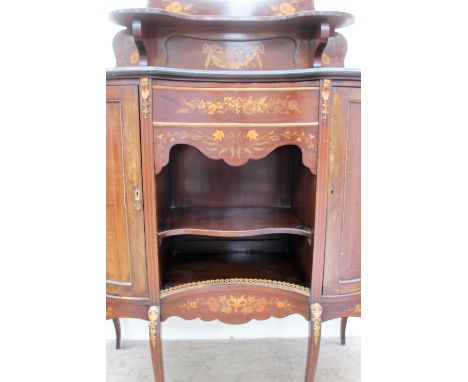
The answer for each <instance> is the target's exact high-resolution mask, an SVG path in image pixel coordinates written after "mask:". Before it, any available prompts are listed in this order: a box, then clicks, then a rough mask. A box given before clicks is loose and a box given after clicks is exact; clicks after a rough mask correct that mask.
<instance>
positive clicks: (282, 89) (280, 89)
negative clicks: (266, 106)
mask: <svg viewBox="0 0 468 382" xmlns="http://www.w3.org/2000/svg"><path fill="white" fill-rule="evenodd" d="M153 89H157V90H200V91H207V90H209V91H213V92H224V91H237V92H274V91H291V90H319V89H320V87H318V86H297V87H294V86H290V87H283V88H274V87H273V88H210V87H196V86H169V85H153Z"/></svg>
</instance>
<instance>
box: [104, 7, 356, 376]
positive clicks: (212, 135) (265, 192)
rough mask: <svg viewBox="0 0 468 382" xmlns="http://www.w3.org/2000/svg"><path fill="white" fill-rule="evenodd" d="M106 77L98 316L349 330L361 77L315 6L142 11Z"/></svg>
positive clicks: (313, 343) (119, 39)
mask: <svg viewBox="0 0 468 382" xmlns="http://www.w3.org/2000/svg"><path fill="white" fill-rule="evenodd" d="M110 17H111V20H112V21H113V22H115V23H117V24H119V25H122V26H124V27H125V28H124V29H123V30H121V31H120V32H119V33H117V35H116V36H115V39H114V51H115V56H116V63H117V66H116V67H115V68H112V69H109V70H108V71H107V310H106V313H107V318H108V319H113V320H114V323H115V325H116V329H117V337H118V341H120V326H119V321H118V319H119V318H120V317H133V318H139V319H143V320H148V321H149V343H150V348H151V355H152V361H153V367H154V376H155V380H156V381H159V382H161V381H164V372H163V349H162V343H161V323H162V322H163V321H164V320H166V319H167V318H169V317H172V316H179V317H182V318H184V319H188V320H191V319H194V318H201V319H202V320H215V319H217V320H220V321H222V322H225V323H229V324H241V323H245V322H248V321H250V320H252V319H256V320H265V319H267V318H270V317H278V318H281V317H286V316H288V315H291V314H300V315H302V316H303V317H304V318H305V319H306V320H308V321H309V322H310V336H309V337H310V339H309V345H308V356H307V366H306V371H305V381H313V380H314V374H315V369H316V365H317V361H318V355H319V347H320V336H321V324H322V322H324V321H326V320H330V319H333V318H340V317H341V318H343V321H342V334H343V336H344V328H345V325H346V318H347V317H349V316H360V314H361V304H360V288H361V283H360V72H359V71H356V70H348V69H344V68H343V66H344V58H345V54H346V50H347V43H346V40H345V39H344V37H343V36H342V35H340V34H339V33H337V32H336V29H337V28H341V27H344V26H346V25H349V24H350V23H352V22H353V17H352V16H351V15H349V14H346V13H342V12H324V11H316V10H314V4H313V0H288V1H286V0H284V1H281V0H249V1H245V0H238V1H234V0H231V1H221V0H180V1H172V0H150V1H149V3H148V6H147V7H146V8H140V9H123V10H117V11H115V12H112V13H111V16H110Z"/></svg>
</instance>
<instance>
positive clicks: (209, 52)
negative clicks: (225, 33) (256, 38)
mask: <svg viewBox="0 0 468 382" xmlns="http://www.w3.org/2000/svg"><path fill="white" fill-rule="evenodd" d="M202 52H203V53H205V54H206V61H205V69H208V68H209V67H210V66H215V67H218V68H221V69H228V70H239V69H242V68H249V67H252V68H258V69H261V68H262V59H261V54H263V53H265V46H264V45H263V44H252V45H250V46H246V47H239V48H223V47H222V46H220V45H218V44H203V47H202Z"/></svg>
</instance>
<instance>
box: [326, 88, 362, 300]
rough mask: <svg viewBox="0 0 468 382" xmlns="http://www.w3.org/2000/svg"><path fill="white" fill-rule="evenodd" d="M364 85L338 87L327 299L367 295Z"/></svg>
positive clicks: (331, 167)
mask: <svg viewBox="0 0 468 382" xmlns="http://www.w3.org/2000/svg"><path fill="white" fill-rule="evenodd" d="M359 86H360V83H359V82H355V83H354V84H350V83H342V84H340V82H332V90H331V97H330V118H331V119H330V152H329V175H328V196H327V226H326V242H325V267H324V282H323V294H324V295H325V296H338V295H352V294H356V293H359V292H360V291H361V153H360V150H361V142H360V140H361V126H360V125H361V91H360V88H359Z"/></svg>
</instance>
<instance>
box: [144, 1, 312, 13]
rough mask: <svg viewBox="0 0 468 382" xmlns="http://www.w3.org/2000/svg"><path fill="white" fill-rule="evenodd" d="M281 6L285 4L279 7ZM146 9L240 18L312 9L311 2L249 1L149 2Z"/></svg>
mask: <svg viewBox="0 0 468 382" xmlns="http://www.w3.org/2000/svg"><path fill="white" fill-rule="evenodd" d="M281 4H286V5H283V6H282V7H280V5H281ZM148 7H150V8H159V9H165V10H167V11H170V12H175V13H185V14H190V15H230V16H233V17H242V16H268V15H270V16H271V15H281V14H290V13H291V14H292V13H296V12H303V11H305V10H312V9H314V1H313V0H289V2H287V3H286V2H285V1H283V0H251V1H249V2H243V3H242V5H241V6H236V7H232V6H231V3H229V2H227V1H216V0H184V1H181V2H179V1H173V0H149V1H148Z"/></svg>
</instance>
